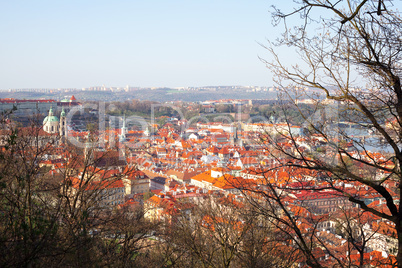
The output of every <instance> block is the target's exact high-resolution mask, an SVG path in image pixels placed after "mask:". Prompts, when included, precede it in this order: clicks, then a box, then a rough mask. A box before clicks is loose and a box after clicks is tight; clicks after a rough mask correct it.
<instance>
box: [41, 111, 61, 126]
mask: <svg viewBox="0 0 402 268" xmlns="http://www.w3.org/2000/svg"><path fill="white" fill-rule="evenodd" d="M51 122H59V118H58V117H57V116H54V115H53V109H52V108H50V110H49V115H48V116H46V117H45V119H43V124H46V123H51Z"/></svg>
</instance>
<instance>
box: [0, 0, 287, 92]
mask: <svg viewBox="0 0 402 268" xmlns="http://www.w3.org/2000/svg"><path fill="white" fill-rule="evenodd" d="M286 1H288V0H286ZM275 2H279V1H273V0H265V1H262V0H252V1H246V0H242V1H241V0H202V1H201V0H198V1H195V0H194V1H192V0H169V1H167V0H143V1H135V0H127V1H121V0H115V1H103V0H96V1H95V0H93V1H85V0H77V1H75V0H74V1H72V0H69V1H57V0H50V1H43V0H35V1H32V0H29V1H20V0H12V1H9V0H0V90H5V89H9V88H70V87H74V88H81V87H90V86H98V85H103V84H104V85H106V86H125V85H130V86H140V87H148V86H155V87H160V86H168V87H179V86H204V85H259V86H269V85H272V78H271V75H270V72H269V71H268V70H267V69H266V68H265V66H264V64H263V63H262V62H261V61H260V60H259V59H258V56H261V57H264V56H267V55H268V54H267V52H265V50H264V49H263V48H262V47H261V46H260V45H259V44H258V43H259V42H260V43H264V42H265V40H266V39H272V38H274V37H275V36H276V34H277V33H276V32H277V31H278V30H279V29H278V30H276V29H274V28H273V27H272V25H271V17H270V14H269V10H270V6H271V5H272V4H274V3H275ZM289 3H290V0H289Z"/></svg>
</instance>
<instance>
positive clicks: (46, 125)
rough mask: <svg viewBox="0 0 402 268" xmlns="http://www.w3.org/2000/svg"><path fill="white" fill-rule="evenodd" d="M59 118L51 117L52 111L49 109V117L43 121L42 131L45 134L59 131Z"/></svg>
mask: <svg viewBox="0 0 402 268" xmlns="http://www.w3.org/2000/svg"><path fill="white" fill-rule="evenodd" d="M59 122H60V120H59V118H58V117H57V116H54V115H53V110H52V108H50V110H49V115H48V116H46V117H45V119H43V130H44V131H46V132H47V133H57V132H58V131H59Z"/></svg>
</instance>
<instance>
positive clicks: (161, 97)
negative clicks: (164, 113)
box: [0, 88, 276, 102]
mask: <svg viewBox="0 0 402 268" xmlns="http://www.w3.org/2000/svg"><path fill="white" fill-rule="evenodd" d="M66 95H69V96H71V95H74V96H75V97H76V98H77V99H78V100H80V101H85V100H88V101H125V100H130V99H139V100H150V101H159V102H164V101H190V102H194V101H206V100H217V99H275V98H276V92H270V91H257V92H250V90H248V89H246V88H244V89H227V88H223V89H214V90H208V89H206V90H193V91H189V90H180V91H179V90H177V89H169V88H162V89H150V88H147V89H138V90H132V91H128V92H126V91H119V92H113V91H82V90H76V91H68V92H60V91H55V92H46V93H43V92H31V91H29V92H28V91H18V92H4V91H3V92H0V98H16V99H38V98H49V99H56V100H60V99H63V98H64V97H65V96H66Z"/></svg>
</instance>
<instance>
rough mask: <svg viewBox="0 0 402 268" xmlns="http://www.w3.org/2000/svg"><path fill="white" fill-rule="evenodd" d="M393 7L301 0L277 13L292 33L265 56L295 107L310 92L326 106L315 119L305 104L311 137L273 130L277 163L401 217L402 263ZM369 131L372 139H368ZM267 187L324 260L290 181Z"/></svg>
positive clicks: (400, 261)
mask: <svg viewBox="0 0 402 268" xmlns="http://www.w3.org/2000/svg"><path fill="white" fill-rule="evenodd" d="M394 5H396V1H381V0H379V1H374V0H372V1H370V0H361V1H353V0H344V1H321V0H312V1H309V0H303V1H297V2H296V1H295V4H294V6H295V8H294V10H293V11H290V12H288V13H284V12H281V11H280V10H277V9H276V10H275V12H274V14H273V18H274V19H275V23H278V24H279V23H282V22H283V23H284V24H283V25H284V32H283V35H282V37H280V38H279V39H278V40H277V41H276V42H271V43H269V45H267V46H266V48H267V50H268V51H269V52H270V55H271V58H270V59H265V60H263V61H264V62H265V63H266V65H267V67H268V68H269V69H270V70H271V71H272V72H273V74H274V79H275V82H276V84H277V86H278V87H279V88H280V89H281V91H282V97H283V98H284V99H286V102H285V103H286V105H293V106H294V107H296V108H298V105H299V104H300V103H301V102H302V101H303V100H305V99H308V101H309V102H313V103H315V104H316V107H317V112H316V113H315V114H314V115H313V116H311V114H308V115H307V114H303V112H302V111H301V109H299V111H300V113H302V116H303V117H304V118H305V122H306V123H305V126H304V127H305V128H304V129H305V133H304V134H305V135H304V136H303V137H300V136H298V135H297V134H295V133H294V132H292V131H291V126H290V124H288V127H289V130H288V131H283V130H282V131H281V130H278V131H276V132H275V135H272V133H267V134H268V135H269V136H271V137H270V139H265V140H264V142H265V143H268V142H267V141H268V140H269V145H267V146H268V148H269V150H270V152H271V153H272V156H273V157H276V158H277V160H278V161H277V163H278V165H277V166H276V167H270V168H272V169H274V170H275V169H278V168H296V169H299V170H304V171H314V172H316V173H315V175H314V176H315V178H316V183H317V186H319V187H315V188H314V189H307V190H311V191H312V192H317V191H323V190H328V189H331V190H333V191H335V192H337V194H338V195H339V196H340V197H342V198H347V199H348V200H349V201H350V202H351V203H353V204H355V205H356V206H358V207H359V208H360V209H361V210H362V211H365V212H367V213H369V214H371V215H372V216H373V217H379V218H380V219H383V220H385V221H388V222H390V223H392V225H393V226H394V227H393V228H394V230H395V234H396V238H397V240H398V243H397V244H398V250H397V254H396V263H394V262H393V260H392V258H390V259H389V263H388V264H389V265H395V266H397V267H402V224H401V222H402V214H401V211H400V207H399V200H400V199H401V187H402V183H401V180H402V173H401V168H400V167H401V163H402V152H401V137H402V128H401V126H402V87H401V82H400V75H401V69H400V64H401V55H402V54H401V51H402V50H401V48H402V38H401V36H402V32H401V29H402V28H401V26H402V25H401V22H402V21H401V17H400V14H399V12H398V11H397V9H396V7H395V6H394ZM298 15H300V18H301V23H300V25H295V26H294V27H291V26H290V25H289V20H288V19H289V17H294V16H298ZM293 22H294V21H292V23H293ZM280 46H284V47H287V48H288V49H291V48H293V49H295V51H296V52H297V53H298V55H299V59H298V62H295V63H294V64H288V63H286V61H285V60H284V59H283V58H282V57H281V54H280V52H279V51H280V49H279V47H280ZM312 92H313V93H312ZM341 123H346V124H348V125H350V126H352V125H353V126H354V127H355V126H356V127H357V128H358V129H359V131H361V133H360V134H359V133H358V134H356V133H352V132H351V131H350V129H347V128H344V127H342V126H341ZM369 132H372V133H373V136H371V137H369V136H367V135H368V134H367V133H369ZM306 144H307V145H308V146H307V147H306ZM379 151H381V152H382V153H381V154H378V152H379ZM348 184H349V185H353V187H354V189H366V190H367V191H371V192H372V193H373V194H375V195H378V196H379V199H380V200H382V203H383V204H385V205H384V206H373V205H370V204H368V203H367V202H365V200H364V199H365V198H366V197H365V196H362V195H361V194H359V191H353V190H351V189H350V188H347V187H345V185H348ZM264 187H266V188H265V189H263V190H264V191H260V193H263V194H265V195H266V192H268V195H267V196H266V197H267V199H269V200H270V201H271V204H275V206H276V207H275V209H277V208H278V209H279V211H281V213H284V216H285V218H286V219H287V220H286V222H284V224H285V225H286V226H288V227H289V228H290V229H291V231H292V232H295V234H296V236H298V238H297V239H299V240H298V241H299V242H300V245H298V247H299V248H300V249H301V250H302V252H303V254H304V255H305V257H306V259H307V264H308V265H310V266H313V267H321V266H322V263H320V262H319V260H318V259H317V258H316V256H315V255H314V252H313V251H312V248H311V247H310V246H309V245H311V241H313V239H312V240H308V239H307V240H306V239H305V238H303V237H302V235H301V234H299V233H298V232H299V231H300V228H299V227H298V226H297V219H296V218H295V215H293V214H291V213H288V212H289V207H288V206H287V202H288V201H289V200H286V199H285V196H287V195H285V194H284V190H285V189H284V185H283V184H282V185H281V186H280V185H278V183H268V184H266V185H265V186H264ZM294 190H295V191H296V190H297V189H294ZM272 211H276V210H272ZM352 237H353V238H354V239H353V240H354V242H356V241H358V240H359V239H361V237H359V236H357V235H356V234H354V233H350V235H349V238H352ZM354 242H353V243H354ZM353 243H352V244H353ZM353 247H354V248H355V249H358V248H359V247H360V245H358V244H353ZM333 257H337V256H336V255H335V254H334V255H333ZM338 264H339V265H341V263H340V262H338ZM361 265H363V264H361Z"/></svg>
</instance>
